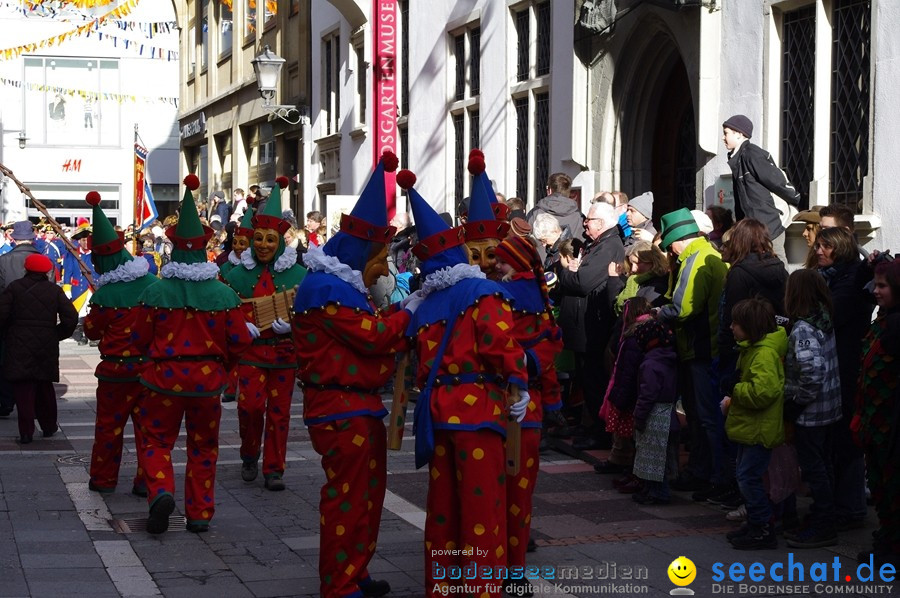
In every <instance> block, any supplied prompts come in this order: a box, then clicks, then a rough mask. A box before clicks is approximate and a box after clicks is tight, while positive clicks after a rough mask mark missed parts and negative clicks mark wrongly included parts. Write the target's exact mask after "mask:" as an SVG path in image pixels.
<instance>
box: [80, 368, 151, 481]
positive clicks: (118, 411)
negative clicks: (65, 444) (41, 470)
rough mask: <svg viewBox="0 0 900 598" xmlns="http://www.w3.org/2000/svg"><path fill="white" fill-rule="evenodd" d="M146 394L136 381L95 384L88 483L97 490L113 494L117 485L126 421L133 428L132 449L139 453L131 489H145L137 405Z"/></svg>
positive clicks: (101, 381) (142, 386)
mask: <svg viewBox="0 0 900 598" xmlns="http://www.w3.org/2000/svg"><path fill="white" fill-rule="evenodd" d="M145 390H146V387H145V386H144V385H143V384H141V383H140V382H139V381H138V380H128V381H125V380H123V381H118V382H112V381H110V380H97V421H96V423H95V424H94V448H93V449H92V450H91V482H93V484H94V485H95V486H97V487H98V488H100V489H103V490H106V489H109V490H112V489H114V488H115V487H116V484H117V483H118V481H119V466H120V465H121V463H122V447H123V444H124V439H125V427H126V426H127V425H128V418H129V417H131V424H132V427H133V428H134V445H135V448H136V449H137V451H138V467H137V472H136V473H135V475H134V485H135V486H138V487H143V485H144V471H143V468H142V467H141V454H140V446H141V430H140V423H139V422H138V404H139V399H140V397H141V395H143V393H144V391H145Z"/></svg>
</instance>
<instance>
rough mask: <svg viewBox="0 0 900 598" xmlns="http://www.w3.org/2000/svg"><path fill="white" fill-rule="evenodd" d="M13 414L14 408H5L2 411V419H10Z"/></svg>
mask: <svg viewBox="0 0 900 598" xmlns="http://www.w3.org/2000/svg"><path fill="white" fill-rule="evenodd" d="M12 412H13V408H12V407H9V408H7V407H4V408H2V409H0V417H9V416H10V414H11V413H12Z"/></svg>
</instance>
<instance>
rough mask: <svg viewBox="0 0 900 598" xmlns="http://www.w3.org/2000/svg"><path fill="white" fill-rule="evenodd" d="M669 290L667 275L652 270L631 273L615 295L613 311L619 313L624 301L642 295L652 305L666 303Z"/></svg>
mask: <svg viewBox="0 0 900 598" xmlns="http://www.w3.org/2000/svg"><path fill="white" fill-rule="evenodd" d="M668 290H669V276H668V275H667V274H662V275H659V276H657V275H656V274H653V272H645V273H643V274H632V275H631V276H629V277H628V278H627V279H626V280H625V287H624V288H623V289H622V290H621V291H620V292H619V294H618V295H617V296H616V304H615V308H614V309H615V311H616V313H617V314H621V313H622V310H623V309H624V307H625V302H626V301H628V300H629V299H631V298H632V297H643V298H644V299H646V300H647V302H648V303H649V304H650V305H652V306H653V307H661V306H663V305H665V304H666V303H668V301H669V299H668V298H667V297H666V291H668Z"/></svg>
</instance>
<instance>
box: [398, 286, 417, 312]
mask: <svg viewBox="0 0 900 598" xmlns="http://www.w3.org/2000/svg"><path fill="white" fill-rule="evenodd" d="M421 296H422V289H419V290H418V291H413V292H412V293H410V294H409V295H407V296H406V297H404V298H403V299H401V300H400V309H403V308H405V307H406V306H407V305H408V304H409V302H410V301H415V300H416V299H418V298H419V297H421Z"/></svg>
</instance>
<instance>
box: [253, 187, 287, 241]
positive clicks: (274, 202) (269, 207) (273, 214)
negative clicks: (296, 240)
mask: <svg viewBox="0 0 900 598" xmlns="http://www.w3.org/2000/svg"><path fill="white" fill-rule="evenodd" d="M275 182H276V183H278V184H277V185H275V188H274V189H272V193H271V194H270V195H269V199H268V201H266V205H265V208H263V211H262V212H257V214H256V215H255V216H254V217H253V228H271V229H273V230H277V231H278V232H279V234H282V235H283V234H284V233H286V232H287V230H288V229H289V228H291V225H290V223H288V221H287V220H285V219H284V218H282V217H281V190H282V189H284V188H286V187H287V186H288V185H289V184H290V181H289V180H288V178H287V177H286V176H280V177H278V178H277V179H275Z"/></svg>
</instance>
